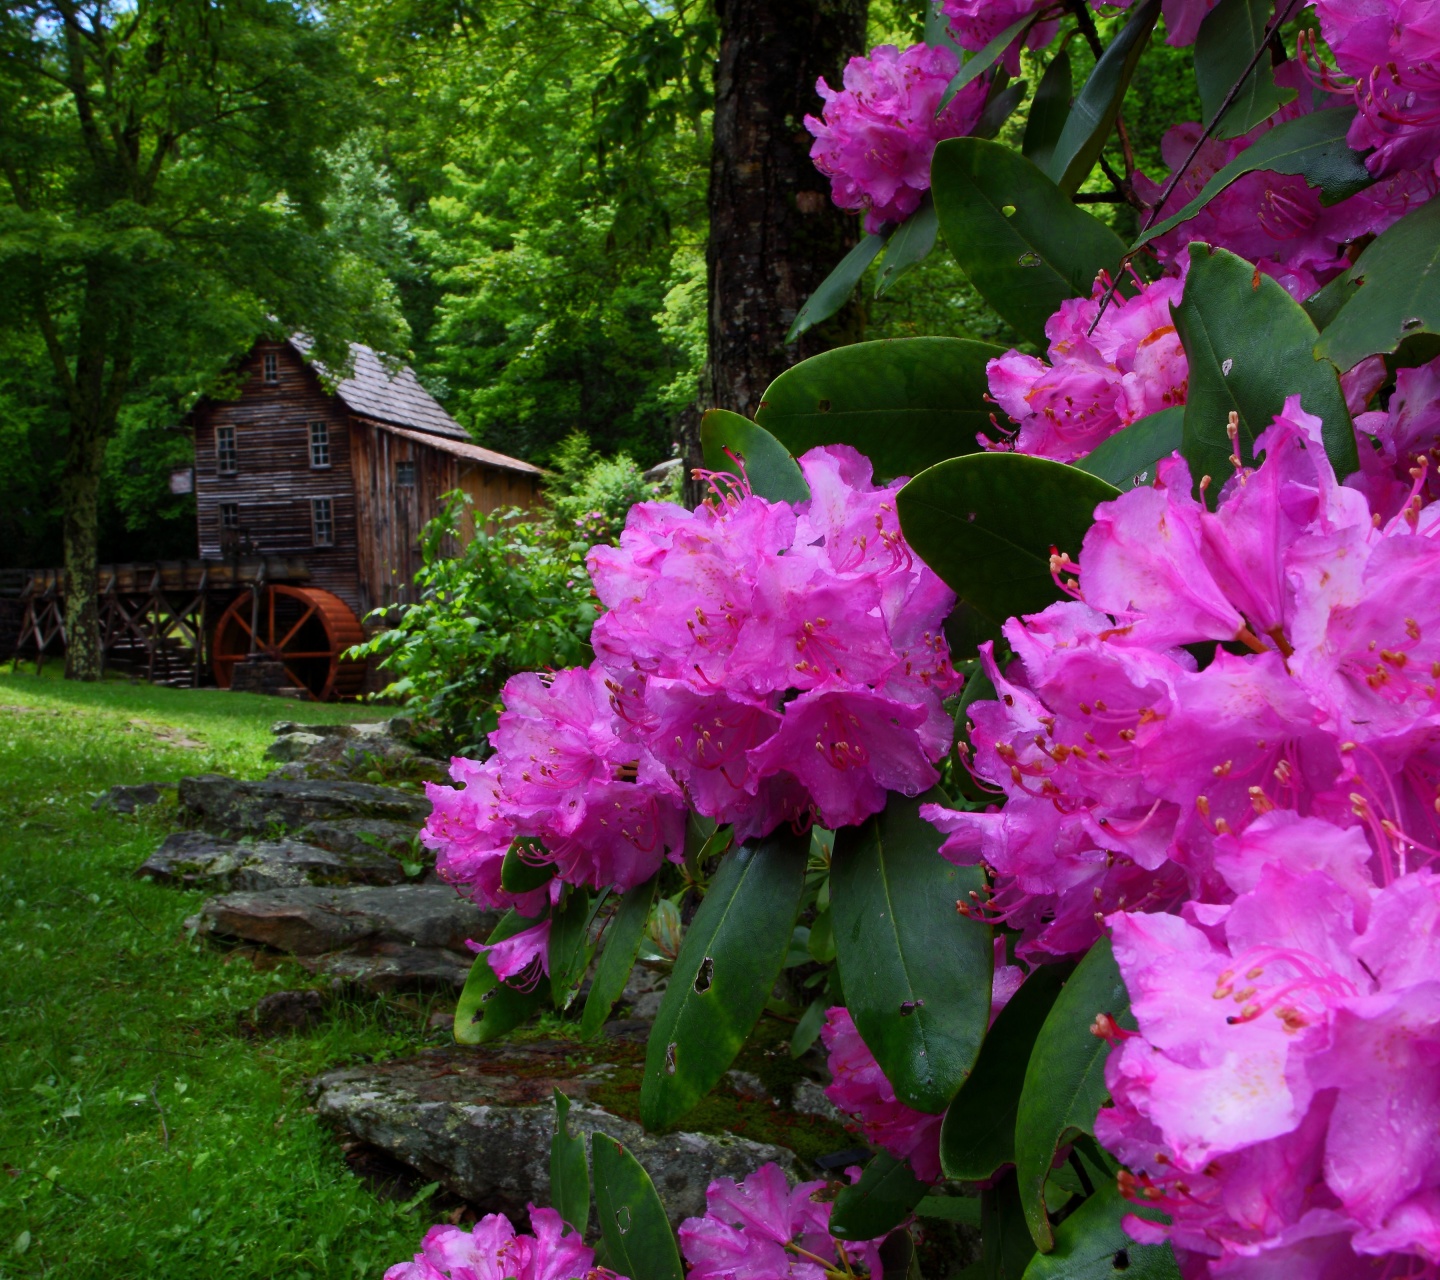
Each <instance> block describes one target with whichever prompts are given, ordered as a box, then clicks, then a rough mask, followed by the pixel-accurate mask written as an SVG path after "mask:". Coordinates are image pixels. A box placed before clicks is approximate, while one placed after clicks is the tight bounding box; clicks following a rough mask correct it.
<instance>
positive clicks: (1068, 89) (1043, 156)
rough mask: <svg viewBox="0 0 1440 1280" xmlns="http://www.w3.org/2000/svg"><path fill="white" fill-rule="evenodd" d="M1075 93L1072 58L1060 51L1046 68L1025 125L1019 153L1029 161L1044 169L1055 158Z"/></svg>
mask: <svg viewBox="0 0 1440 1280" xmlns="http://www.w3.org/2000/svg"><path fill="white" fill-rule="evenodd" d="M1074 92H1075V79H1074V72H1073V71H1072V70H1071V67H1070V55H1069V54H1068V53H1066V52H1065V50H1064V49H1061V50H1060V52H1059V53H1057V54H1056V55H1055V56H1054V57H1053V58H1051V59H1050V65H1049V66H1048V67H1046V68H1045V74H1044V75H1043V76H1041V77H1040V86H1039V88H1037V89H1036V90H1035V97H1034V100H1033V101H1032V102H1031V103H1030V118H1029V119H1028V120H1027V121H1026V122H1025V139H1024V141H1023V142H1022V143H1021V144H1020V150H1021V151H1022V152H1023V153H1024V155H1025V156H1026V158H1027V159H1029V160H1030V161H1032V162H1033V163H1034V164H1037V165H1039V167H1040V168H1041V169H1044V168H1045V166H1046V165H1048V164H1049V163H1050V157H1051V156H1053V155H1054V154H1055V144H1056V143H1057V142H1059V141H1060V134H1061V132H1062V131H1063V130H1064V128H1065V121H1066V120H1067V119H1069V117H1070V98H1071V95H1072V94H1073V93H1074Z"/></svg>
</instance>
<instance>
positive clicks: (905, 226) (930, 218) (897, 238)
mask: <svg viewBox="0 0 1440 1280" xmlns="http://www.w3.org/2000/svg"><path fill="white" fill-rule="evenodd" d="M939 230H940V223H939V221H938V220H937V219H936V217H935V201H934V200H933V199H932V198H931V195H930V193H929V192H928V191H927V192H926V193H925V197H924V199H923V200H921V201H920V207H919V208H918V209H916V210H915V212H914V213H912V214H911V215H910V216H909V217H908V218H906V219H905V221H904V222H902V223H901V224H900V225H899V226H898V227H896V228H895V230H894V232H893V233H892V235H891V236H890V243H889V245H888V246H887V247H886V249H885V261H884V262H883V263H882V264H881V266H880V277H879V279H877V280H876V281H875V296H876V297H877V298H878V297H880V296H881V295H883V294H885V293H886V292H888V291H889V289H890V286H891V285H893V284H894V283H895V281H897V280H898V279H900V277H901V276H903V275H904V274H905V273H906V272H907V271H909V270H910V268H911V267H913V266H915V265H916V263H919V262H924V261H925V259H926V257H928V256H929V253H930V250H931V249H933V248H934V247H935V236H936V234H937V233H938V232H939Z"/></svg>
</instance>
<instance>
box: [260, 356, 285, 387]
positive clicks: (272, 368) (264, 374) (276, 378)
mask: <svg viewBox="0 0 1440 1280" xmlns="http://www.w3.org/2000/svg"><path fill="white" fill-rule="evenodd" d="M260 380H261V381H262V382H263V383H264V384H265V385H266V386H267V387H273V386H276V385H278V384H279V382H280V353H279V352H278V351H262V352H261V353H260Z"/></svg>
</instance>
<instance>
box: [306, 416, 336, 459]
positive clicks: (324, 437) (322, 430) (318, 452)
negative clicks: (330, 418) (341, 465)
mask: <svg viewBox="0 0 1440 1280" xmlns="http://www.w3.org/2000/svg"><path fill="white" fill-rule="evenodd" d="M307 429H308V431H309V433H310V470H311V471H329V470H330V468H331V466H332V465H333V463H332V462H331V460H330V424H329V423H328V422H326V421H325V420H324V419H323V418H316V419H314V420H313V421H311V422H310V423H308V424H307ZM317 432H318V438H317ZM317 445H318V448H317Z"/></svg>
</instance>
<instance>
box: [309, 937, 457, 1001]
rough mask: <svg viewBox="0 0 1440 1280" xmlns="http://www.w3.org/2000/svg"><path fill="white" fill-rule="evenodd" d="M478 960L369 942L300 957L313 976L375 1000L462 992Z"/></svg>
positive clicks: (433, 949)
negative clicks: (405, 993)
mask: <svg viewBox="0 0 1440 1280" xmlns="http://www.w3.org/2000/svg"><path fill="white" fill-rule="evenodd" d="M474 959H475V957H474V956H473V955H472V954H471V953H470V952H468V951H467V952H465V953H464V954H461V953H460V952H458V951H449V950H446V949H445V948H443V947H416V946H411V945H410V944H408V943H404V942H386V941H379V942H367V943H362V944H361V945H359V946H358V947H351V948H349V949H348V950H346V951H332V952H331V953H330V954H329V955H324V956H297V957H296V960H297V961H298V962H299V963H300V964H301V965H303V966H304V967H305V968H306V969H308V970H309V971H310V972H311V973H314V974H317V975H319V976H322V977H328V978H330V979H331V981H332V982H334V983H335V984H336V985H337V986H340V987H342V988H343V987H358V988H359V989H360V990H362V991H364V992H367V993H368V994H370V995H372V996H378V995H389V994H391V993H394V992H397V991H459V990H460V989H461V988H462V987H463V986H464V985H465V979H466V978H468V977H469V976H470V966H471V964H472V962H473V961H474Z"/></svg>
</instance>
